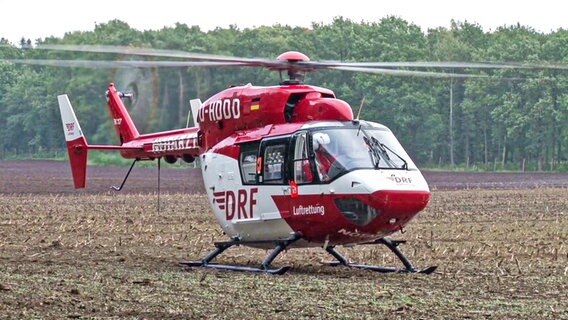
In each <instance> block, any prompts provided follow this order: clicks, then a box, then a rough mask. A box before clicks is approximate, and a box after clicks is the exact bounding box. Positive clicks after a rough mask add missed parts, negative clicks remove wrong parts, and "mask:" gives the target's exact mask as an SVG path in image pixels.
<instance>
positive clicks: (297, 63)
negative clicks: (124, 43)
mask: <svg viewBox="0 0 568 320" xmlns="http://www.w3.org/2000/svg"><path fill="white" fill-rule="evenodd" d="M43 49H49V50H64V51H83V52H102V53H120V54H131V55H141V56H154V57H167V58H181V59H186V60H185V61H178V60H175V61H173V60H172V61H114V62H99V63H94V62H89V61H82V60H81V61H79V60H33V61H31V60H28V61H25V62H24V63H28V64H40V65H56V66H89V65H93V64H94V65H95V66H96V67H101V66H122V67H124V66H126V67H148V66H152V67H154V66H160V67H192V66H248V67H264V68H268V69H271V70H275V71H278V72H280V77H281V82H280V83H279V84H278V85H275V86H268V87H261V86H254V85H252V84H250V83H249V84H245V85H241V86H233V87H229V88H227V89H225V90H223V91H221V92H219V93H217V94H214V95H213V96H212V97H210V98H209V99H207V100H206V101H204V102H202V101H201V100H200V99H193V100H191V102H190V105H191V115H192V117H193V120H194V123H195V124H196V126H194V127H187V128H182V129H175V130H169V131H163V132H154V133H146V134H140V133H139V132H138V130H137V128H136V126H135V124H134V121H133V120H132V118H131V116H130V114H129V112H128V110H127V108H126V106H125V104H124V101H123V100H125V99H128V98H129V97H130V94H129V93H127V92H121V91H119V90H117V88H116V86H115V85H114V83H110V84H109V85H108V88H107V91H106V93H105V96H106V99H107V104H108V109H109V111H110V116H111V120H112V124H113V126H114V128H115V131H116V134H117V136H118V137H119V140H120V145H94V144H89V143H88V142H87V140H86V137H85V135H84V133H83V131H82V130H81V127H80V124H79V121H78V119H77V117H76V115H75V112H74V110H73V107H72V104H71V102H70V99H69V97H68V96H67V95H65V94H62V95H59V96H58V104H59V108H60V113H61V120H62V126H63V132H64V135H65V140H66V145H67V150H68V155H69V161H70V165H71V172H72V177H73V183H74V187H75V188H84V187H85V186H86V176H87V175H86V170H87V157H88V151H89V150H108V151H118V152H120V154H121V155H122V157H124V158H127V159H132V160H133V162H132V165H131V166H130V169H129V170H128V173H127V174H126V176H125V177H124V180H123V181H122V184H121V185H120V186H119V187H114V189H115V190H117V191H120V190H121V189H122V187H123V186H124V184H125V182H126V180H127V179H128V175H129V174H130V172H131V170H132V169H133V167H134V165H135V164H136V162H138V161H152V160H158V168H159V166H160V160H161V159H162V158H163V159H164V161H166V162H167V163H175V162H177V161H178V160H181V161H185V162H188V163H193V162H194V161H196V159H199V162H200V164H201V172H202V175H203V181H204V184H205V190H206V192H207V196H208V200H209V204H210V206H211V209H212V211H213V214H214V215H215V218H216V220H217V222H218V224H219V226H220V227H221V229H222V230H223V233H224V234H225V235H226V236H227V238H228V240H226V241H220V242H215V243H214V244H213V245H214V248H213V250H212V251H211V252H210V253H209V254H207V255H206V256H204V257H202V258H200V259H198V260H195V261H181V262H180V264H181V265H183V266H186V267H202V268H213V269H220V270H232V271H248V272H262V273H268V274H284V273H285V272H287V271H288V270H289V269H290V267H289V266H282V267H273V266H272V262H273V261H274V260H275V259H276V258H277V257H278V255H279V254H280V253H282V252H283V251H284V250H287V249H293V248H307V247H320V248H323V250H325V251H326V252H327V253H329V254H330V255H331V256H332V257H333V258H335V261H333V262H331V263H330V265H332V266H344V267H351V268H357V269H365V270H372V271H377V272H408V273H423V274H431V273H433V272H434V271H435V270H436V268H437V266H429V267H426V268H422V269H419V268H416V267H414V266H413V264H412V263H411V262H410V260H409V259H408V257H407V256H406V255H405V254H404V253H403V252H402V251H401V250H400V248H399V246H400V244H402V243H405V241H403V240H393V239H391V238H389V236H390V235H392V234H394V233H396V232H398V231H401V230H403V229H404V227H405V226H406V225H408V223H410V221H411V220H412V219H413V218H414V217H416V215H417V214H418V213H419V212H421V211H422V210H423V209H424V208H426V206H427V205H428V203H429V201H430V189H429V187H428V183H427V182H426V180H425V179H424V177H423V175H422V174H421V172H420V170H419V169H418V167H417V166H416V165H415V164H414V162H413V161H412V159H411V158H410V156H409V155H408V153H407V152H406V151H405V149H404V148H403V146H402V145H401V144H400V142H399V141H398V140H397V138H396V137H395V135H394V134H393V132H392V131H391V130H390V129H389V128H387V127H386V126H384V125H382V124H379V123H375V122H372V121H366V120H362V119H359V114H360V109H359V112H358V113H357V115H354V112H353V109H352V107H351V106H350V105H349V104H348V103H347V102H345V101H343V100H341V99H339V98H338V97H336V95H335V93H334V92H333V91H332V90H330V89H326V88H322V87H317V86H313V85H308V84H306V83H304V77H305V75H306V74H307V73H308V72H312V71H315V70H320V69H332V70H344V71H353V72H367V73H377V74H390V75H402V76H426V77H456V78H470V77H483V75H474V74H473V75H472V74H457V73H439V72H426V71H413V70H400V69H392V68H391V67H400V66H407V67H408V66H412V63H399V64H396V63H394V64H393V63H375V62H370V63H341V62H315V61H311V60H310V59H309V57H308V56H306V55H305V54H303V53H301V52H298V51H288V52H284V53H282V54H281V55H279V56H278V57H277V58H276V59H275V60H272V59H260V58H238V57H227V56H217V55H209V54H194V53H187V52H181V51H173V50H159V49H150V48H131V47H114V46H83V45H45V46H44V48H43ZM14 62H16V63H17V62H19V61H14ZM414 65H415V66H422V67H453V66H455V67H464V66H468V67H472V68H510V67H522V66H513V65H507V64H499V65H498V64H481V63H476V64H473V63H472V64H463V63H435V62H433V63H426V64H424V63H415V64H414ZM353 245H384V246H386V247H387V248H388V249H389V250H390V251H391V252H392V253H393V254H394V255H395V256H396V257H397V258H398V259H399V260H400V262H401V263H402V265H403V267H394V266H379V265H369V264H361V263H354V262H351V261H349V260H348V259H347V258H346V257H345V256H344V255H342V254H341V253H340V252H339V251H338V249H337V248H338V246H353ZM233 246H247V247H253V248H264V249H271V251H270V252H269V253H268V254H267V256H266V258H265V259H264V260H263V261H262V262H261V263H260V265H259V266H243V265H231V264H222V263H217V262H214V260H215V259H216V258H217V257H218V256H219V255H221V254H222V253H224V252H225V251H226V250H228V249H230V248H231V247H233Z"/></svg>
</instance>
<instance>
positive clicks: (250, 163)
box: [239, 142, 258, 184]
mask: <svg viewBox="0 0 568 320" xmlns="http://www.w3.org/2000/svg"><path fill="white" fill-rule="evenodd" d="M257 155H258V142H254V143H245V144H242V145H241V157H240V161H239V162H240V165H241V175H242V178H243V184H255V183H256V177H257V174H256V162H257Z"/></svg>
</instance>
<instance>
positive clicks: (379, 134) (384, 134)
mask: <svg viewBox="0 0 568 320" xmlns="http://www.w3.org/2000/svg"><path fill="white" fill-rule="evenodd" d="M311 136H312V137H311V138H312V139H311V140H312V148H313V149H312V150H313V152H314V160H315V163H316V168H317V171H318V174H319V177H320V180H321V181H331V180H333V179H334V178H336V177H338V176H340V175H342V174H344V173H346V172H349V171H352V170H355V169H394V170H411V169H416V166H415V165H414V163H413V162H412V160H411V159H410V157H409V156H408V154H407V153H406V152H405V151H404V149H403V148H402V146H401V145H400V143H399V142H398V140H397V139H396V137H395V136H394V135H393V134H392V132H390V130H388V129H386V128H379V127H367V128H364V129H363V128H361V127H352V128H326V129H318V130H314V131H312V132H311Z"/></svg>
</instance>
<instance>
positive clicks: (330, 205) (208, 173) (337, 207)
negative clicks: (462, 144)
mask: <svg viewBox="0 0 568 320" xmlns="http://www.w3.org/2000/svg"><path fill="white" fill-rule="evenodd" d="M361 130H363V131H364V132H370V131H371V130H373V131H377V132H379V131H380V133H381V134H383V135H387V136H388V137H389V138H388V139H390V140H389V141H390V144H391V146H390V148H392V149H393V150H394V149H396V151H397V153H396V154H398V155H400V156H401V157H403V158H405V160H404V161H405V163H406V165H404V164H403V162H400V160H399V162H400V165H396V164H393V165H392V166H389V167H381V166H375V165H374V164H373V163H372V154H370V148H369V147H368V146H367V145H365V144H364V143H362V142H361V141H363V139H361V140H359V138H358V137H359V136H358V135H355V132H356V131H359V132H360V133H359V134H360V136H361V137H363V133H361ZM334 132H338V133H339V134H340V135H343V136H348V135H349V132H351V133H352V134H353V137H354V139H353V142H354V145H351V146H349V147H350V148H360V149H359V150H355V149H351V150H352V154H351V155H353V154H355V153H358V154H359V155H360V156H361V157H362V158H360V159H359V160H358V159H351V160H350V159H347V160H343V164H342V168H343V170H340V171H338V173H337V174H335V175H334V176H333V177H332V178H331V179H329V180H326V179H325V178H323V177H321V176H319V175H318V174H317V173H318V172H319V169H318V167H317V166H318V164H317V160H316V157H317V155H316V151H315V150H314V147H313V143H312V142H313V140H314V138H313V137H314V136H315V135H321V134H327V135H329V134H331V133H334ZM367 134H368V133H367ZM390 137H392V139H391V138H390ZM301 139H303V142H302V141H300V140H301ZM385 142H386V141H385ZM357 143H360V144H358V145H357ZM330 144H331V143H330ZM396 144H398V142H397V141H396V139H395V138H394V135H392V133H391V132H390V130H388V129H387V128H386V127H384V126H382V125H379V124H375V123H371V122H366V121H360V122H353V121H343V122H339V121H324V122H321V121H313V122H305V123H290V124H280V125H277V124H276V125H267V126H265V127H262V128H257V129H254V130H248V131H238V132H236V133H235V134H233V135H231V136H229V137H227V138H225V139H223V140H222V141H220V142H219V143H218V144H216V145H215V146H214V147H213V148H211V149H210V150H209V151H207V152H206V153H204V154H203V155H202V156H201V166H202V173H203V180H204V183H205V188H206V190H207V195H208V197H209V202H210V204H211V207H212V209H213V212H214V214H215V217H216V219H217V221H218V223H219V224H220V225H221V227H222V229H223V231H224V232H225V233H226V234H227V235H228V236H229V237H231V238H238V239H240V240H242V241H245V242H258V243H260V244H257V245H254V246H260V247H261V246H262V241H266V240H275V239H286V238H289V237H290V235H291V234H300V235H301V237H302V239H303V241H299V242H297V243H296V244H295V245H297V246H321V245H322V244H324V243H328V244H330V245H336V244H354V243H362V242H368V241H373V240H376V239H380V238H383V237H385V236H388V235H389V234H392V233H394V232H397V231H399V230H401V229H402V228H403V227H404V226H405V225H406V224H407V223H408V222H409V221H410V220H411V219H412V218H413V217H414V216H415V215H416V214H417V213H418V212H420V211H421V210H422V209H424V207H425V206H426V205H427V204H428V201H429V199H430V191H429V188H428V185H427V183H426V181H425V180H424V178H423V176H422V174H421V173H420V171H419V170H418V169H417V168H416V167H415V166H414V165H413V164H412V163H411V160H410V159H409V158H408V156H407V155H406V153H405V152H404V151H403V149H402V147H401V146H400V145H396ZM389 153H390V152H389ZM339 156H349V154H340V155H339ZM384 156H385V157H390V158H393V159H394V157H395V156H394V155H393V154H391V155H390V156H389V154H384ZM365 157H368V159H371V160H368V159H365ZM361 159H363V160H362V161H363V162H361ZM337 161H342V160H339V159H337ZM349 161H351V162H349ZM357 161H359V164H358V165H354V166H350V164H353V163H355V162H357ZM378 161H379V163H380V160H378ZM385 161H386V160H385ZM393 161H394V160H393ZM406 161H409V162H410V164H409V163H408V162H406ZM346 168H347V169H346ZM306 173H309V175H310V176H309V177H308V178H305V174H306Z"/></svg>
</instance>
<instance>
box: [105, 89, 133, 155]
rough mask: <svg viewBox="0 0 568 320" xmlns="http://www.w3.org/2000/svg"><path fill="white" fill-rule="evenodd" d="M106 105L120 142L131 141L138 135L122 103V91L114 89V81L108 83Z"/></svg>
mask: <svg viewBox="0 0 568 320" xmlns="http://www.w3.org/2000/svg"><path fill="white" fill-rule="evenodd" d="M106 94H107V100H108V107H109V109H110V115H111V117H112V123H113V124H114V128H115V129H116V133H117V134H118V137H119V138H120V144H123V143H125V142H129V141H132V140H134V139H136V138H138V137H139V136H140V134H139V133H138V130H137V129H136V126H135V125H134V121H132V118H131V117H130V115H129V114H128V111H127V110H126V107H125V106H124V103H122V99H121V97H122V95H123V94H122V93H121V92H118V91H116V88H115V87H114V83H111V84H109V86H108V91H107V93H106Z"/></svg>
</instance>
